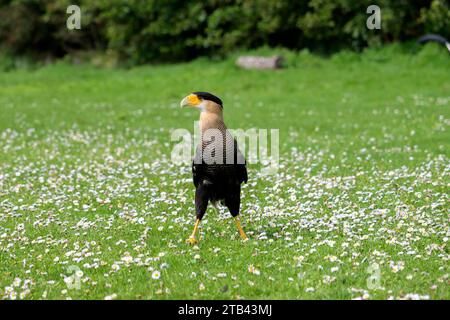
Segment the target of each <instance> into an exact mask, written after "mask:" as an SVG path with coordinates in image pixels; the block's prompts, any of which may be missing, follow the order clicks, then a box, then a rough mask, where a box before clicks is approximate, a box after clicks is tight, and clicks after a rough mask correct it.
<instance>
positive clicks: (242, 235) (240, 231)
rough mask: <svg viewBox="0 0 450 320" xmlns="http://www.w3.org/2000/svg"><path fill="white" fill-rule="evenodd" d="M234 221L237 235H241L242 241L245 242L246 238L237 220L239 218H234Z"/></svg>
mask: <svg viewBox="0 0 450 320" xmlns="http://www.w3.org/2000/svg"><path fill="white" fill-rule="evenodd" d="M234 221H235V222H236V227H237V228H238V230H239V234H240V235H241V238H242V240H244V241H247V240H248V237H247V235H246V234H245V232H244V230H243V229H242V227H241V221H240V220H239V217H234Z"/></svg>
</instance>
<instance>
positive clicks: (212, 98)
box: [192, 91, 223, 108]
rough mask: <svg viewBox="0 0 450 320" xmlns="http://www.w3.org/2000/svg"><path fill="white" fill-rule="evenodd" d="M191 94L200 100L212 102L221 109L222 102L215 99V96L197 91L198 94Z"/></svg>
mask: <svg viewBox="0 0 450 320" xmlns="http://www.w3.org/2000/svg"><path fill="white" fill-rule="evenodd" d="M192 93H193V94H195V95H196V96H197V97H199V98H200V99H202V100H209V101H213V102H215V103H217V104H218V105H219V106H221V107H222V108H223V104H222V100H220V98H218V97H216V96H215V95H213V94H211V93H209V92H201V91H199V92H192Z"/></svg>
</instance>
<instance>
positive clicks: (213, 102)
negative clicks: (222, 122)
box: [180, 92, 223, 113]
mask: <svg viewBox="0 0 450 320" xmlns="http://www.w3.org/2000/svg"><path fill="white" fill-rule="evenodd" d="M180 106H181V107H182V108H183V107H188V106H189V107H194V108H197V109H200V110H201V111H202V112H212V113H222V109H223V104H222V100H220V99H219V98H218V97H216V96H215V95H213V94H211V93H209V92H193V93H191V94H190V95H188V96H186V97H185V98H184V99H183V100H181V102H180Z"/></svg>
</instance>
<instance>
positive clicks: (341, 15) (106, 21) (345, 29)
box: [0, 0, 450, 64]
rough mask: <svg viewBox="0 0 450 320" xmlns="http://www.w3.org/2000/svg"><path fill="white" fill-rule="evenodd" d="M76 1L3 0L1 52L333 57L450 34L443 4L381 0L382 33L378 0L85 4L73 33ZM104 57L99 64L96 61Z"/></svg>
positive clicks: (148, 57)
mask: <svg viewBox="0 0 450 320" xmlns="http://www.w3.org/2000/svg"><path fill="white" fill-rule="evenodd" d="M70 4H73V1H70V0H9V1H8V0H3V1H0V47H1V49H3V51H7V52H9V53H10V54H14V55H24V54H31V55H33V56H35V57H38V58H41V59H42V58H44V59H53V58H54V57H62V56H65V55H67V54H69V55H73V54H74V53H77V52H80V51H83V52H94V51H97V52H98V51H101V52H105V56H106V57H107V59H109V60H111V59H115V58H117V59H119V60H122V61H125V62H127V63H128V64H141V63H146V62H161V61H179V60H189V59H192V58H195V57H198V56H202V55H206V56H210V57H215V56H217V57H221V56H223V55H224V54H228V53H230V52H232V51H235V50H239V49H251V48H256V47H260V46H269V47H286V48H290V49H304V48H309V49H311V50H314V51H321V52H331V51H335V50H339V49H343V48H345V49H352V50H362V49H364V48H365V47H368V46H369V47H377V46H379V45H380V44H383V43H388V42H393V41H404V40H409V39H416V38H417V37H419V36H421V35H423V34H424V33H430V32H432V33H438V34H441V35H443V36H445V37H447V38H448V37H449V36H450V11H449V7H448V4H447V2H446V1H445V0H432V1H422V0H415V1H410V0H380V1H377V5H378V6H379V7H380V8H381V16H382V23H381V30H369V29H367V28H366V20H367V18H368V16H369V14H367V13H366V9H367V7H368V6H369V5H370V4H372V1H352V0H335V1H328V0H307V1H273V0H204V1H193V0H165V1H158V0H149V1H140V0H97V1H87V0H79V1H77V5H79V6H80V7H81V10H82V22H81V24H82V28H81V30H72V31H71V30H68V29H67V28H66V19H67V17H68V14H67V13H66V8H67V7H68V6H69V5H70ZM97 59H98V58H97Z"/></svg>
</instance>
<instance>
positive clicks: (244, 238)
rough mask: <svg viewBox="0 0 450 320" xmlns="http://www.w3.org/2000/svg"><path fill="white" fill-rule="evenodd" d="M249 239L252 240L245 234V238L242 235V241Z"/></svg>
mask: <svg viewBox="0 0 450 320" xmlns="http://www.w3.org/2000/svg"><path fill="white" fill-rule="evenodd" d="M248 240H250V239H249V238H248V237H247V236H245V238H244V237H242V242H247V241H248Z"/></svg>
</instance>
